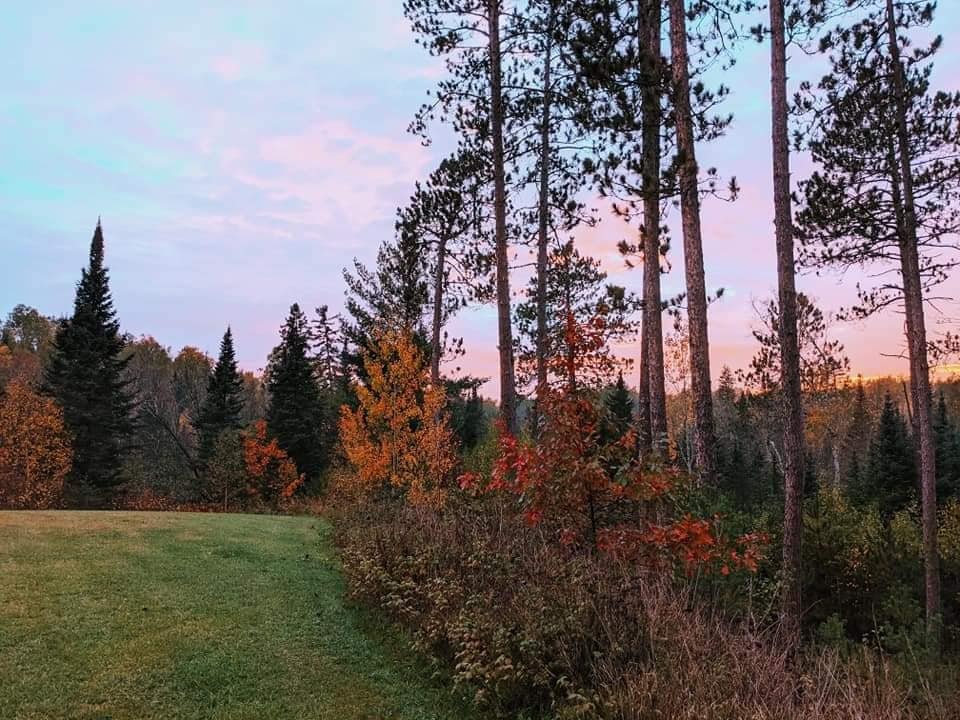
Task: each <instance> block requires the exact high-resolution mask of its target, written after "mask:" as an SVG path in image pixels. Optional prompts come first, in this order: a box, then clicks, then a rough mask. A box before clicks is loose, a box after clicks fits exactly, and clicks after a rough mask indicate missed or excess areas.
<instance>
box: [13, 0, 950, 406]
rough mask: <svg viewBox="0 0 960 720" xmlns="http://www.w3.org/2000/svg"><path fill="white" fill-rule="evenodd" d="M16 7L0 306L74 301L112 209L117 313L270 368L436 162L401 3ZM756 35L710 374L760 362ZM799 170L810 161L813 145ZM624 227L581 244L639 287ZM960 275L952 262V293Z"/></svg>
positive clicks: (765, 277) (875, 362)
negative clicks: (628, 260)
mask: <svg viewBox="0 0 960 720" xmlns="http://www.w3.org/2000/svg"><path fill="white" fill-rule="evenodd" d="M7 5H8V6H7V7H5V8H4V21H3V23H2V24H0V73H2V77H3V78H4V91H3V93H2V94H0V158H2V159H0V228H2V240H0V244H2V255H0V258H2V268H3V271H2V273H0V313H2V314H6V312H8V311H9V310H10V309H11V308H12V307H13V306H14V305H15V304H17V303H26V304H28V305H33V306H35V307H37V308H39V309H40V310H41V311H42V312H44V313H47V314H51V315H62V314H66V313H67V312H69V311H70V309H71V307H72V299H73V293H74V284H75V282H76V280H77V279H78V277H79V274H80V268H81V267H82V266H83V265H84V263H85V260H86V254H87V251H88V244H89V240H90V236H91V234H92V232H93V227H94V225H95V224H96V221H97V216H98V215H100V216H102V218H103V227H104V233H105V238H106V244H107V261H108V265H109V266H110V269H111V274H112V282H113V291H114V298H115V304H116V307H117V309H118V311H119V314H120V318H121V321H122V324H123V328H124V330H126V331H128V332H131V333H133V334H134V335H140V334H151V335H153V336H155V337H156V338H157V339H158V340H159V341H160V342H161V343H163V344H164V345H168V346H171V347H172V348H173V350H174V352H176V350H178V349H179V348H180V347H181V346H183V345H195V346H198V347H200V348H201V349H204V350H206V351H208V352H214V351H215V350H216V348H217V344H218V342H219V339H220V336H221V335H222V333H223V330H224V328H225V326H226V325H227V324H228V323H231V324H232V325H233V329H234V335H235V338H236V343H237V351H238V356H239V359H240V361H241V364H242V365H243V366H244V367H245V368H248V369H256V368H260V367H262V366H263V365H264V364H265V362H266V356H267V353H268V352H269V350H270V348H271V347H272V346H273V345H275V344H276V342H277V337H278V335H277V332H278V328H279V327H280V324H281V323H282V321H283V319H284V317H285V315H286V312H287V309H288V308H289V306H290V304H291V303H292V302H294V301H298V302H300V303H301V305H302V306H304V307H306V308H310V309H311V310H312V308H313V307H315V306H317V305H320V304H324V303H326V304H329V305H331V306H332V307H333V308H339V307H340V306H341V304H342V299H343V289H344V284H343V281H342V278H341V270H342V268H344V267H346V266H348V265H350V264H351V263H352V259H353V257H354V256H356V257H358V258H360V259H361V260H364V261H372V259H373V258H374V256H375V254H376V250H377V246H378V245H379V243H380V241H381V240H383V239H384V238H388V237H390V236H391V235H392V232H393V217H394V210H395V208H396V207H397V206H398V205H401V204H403V203H404V202H405V200H406V199H407V197H408V196H409V194H410V192H411V191H412V188H413V183H414V181H415V180H417V179H419V178H423V177H425V176H426V175H427V174H428V173H429V171H430V170H431V169H432V167H433V165H434V164H435V163H436V162H437V161H438V160H439V159H440V158H441V157H442V153H443V151H442V149H440V148H436V149H435V148H425V147H423V146H422V145H421V144H420V142H419V140H418V139H417V138H414V137H411V136H409V135H408V134H407V133H406V132H405V130H406V127H407V124H408V122H409V121H410V119H411V117H412V116H413V113H414V112H415V110H416V109H417V107H418V106H419V105H420V103H421V102H422V101H423V99H424V97H425V94H426V91H427V89H428V88H430V87H432V86H433V84H434V83H435V81H436V78H437V77H438V76H439V73H440V67H439V66H438V64H437V63H436V62H434V61H432V60H431V59H430V58H429V57H427V56H426V54H425V53H424V52H423V51H422V50H421V49H420V48H419V47H417V46H415V45H414V43H413V38H412V35H411V33H410V32H409V30H408V27H407V24H406V21H405V20H404V18H403V15H402V12H401V3H400V0H356V1H355V2H349V3H347V2H340V1H338V0H325V1H320V2H317V1H316V0H311V1H307V0H299V1H295V0H272V1H271V2H258V1H253V0H250V1H248V2H243V1H239V2H231V3H227V2H204V3H197V2H195V1H190V2H187V1H185V0H169V1H167V2H162V3H160V2H146V1H144V2H130V1H129V0H113V1H107V0H94V2H89V3H76V2H66V1H64V2H47V1H44V0H38V1H37V2H31V3H8V4H7ZM940 6H941V8H940V11H939V16H938V21H937V23H938V26H937V29H938V30H939V31H940V32H944V33H945V34H947V38H946V45H945V47H944V49H943V51H942V52H941V54H940V56H939V59H938V63H937V65H938V71H937V73H936V76H935V79H936V82H938V83H940V84H941V86H942V85H943V84H944V83H952V85H948V87H949V88H950V89H955V85H956V77H957V72H958V71H960V46H958V45H957V43H958V42H960V40H957V38H956V37H955V33H950V30H951V28H952V27H957V26H958V23H960V8H958V7H957V3H955V2H953V0H950V1H949V2H947V1H944V2H941V3H940ZM767 52H768V50H767V47H766V46H765V45H764V46H760V45H757V44H756V43H753V42H748V43H746V44H745V46H744V48H743V49H742V52H741V53H740V60H739V63H738V65H737V67H736V68H735V69H734V70H733V71H732V72H729V73H726V74H725V75H724V78H723V80H724V82H725V83H727V84H728V85H730V87H731V89H732V93H731V97H730V99H729V102H728V105H727V109H728V110H729V111H731V112H733V113H734V115H735V119H734V125H733V127H732V128H731V130H730V132H729V133H728V135H727V137H725V138H723V139H721V140H719V141H717V142H716V143H714V144H713V145H712V146H711V147H709V148H707V147H705V148H704V149H703V151H702V155H701V164H702V165H703V166H705V167H706V166H710V165H716V166H717V167H718V168H719V169H720V172H721V174H722V175H723V176H725V177H729V176H730V175H732V174H735V175H736V176H737V178H738V182H739V184H740V186H741V187H742V194H741V197H740V199H739V200H738V201H737V202H736V203H732V204H726V203H723V202H720V201H717V200H706V201H705V203H704V208H703V219H704V237H705V254H706V267H707V284H708V287H709V288H711V289H716V288H719V287H723V288H724V289H725V295H724V297H723V299H722V300H721V301H720V302H718V303H716V304H715V305H713V306H712V307H711V310H710V322H711V325H710V333H711V341H712V362H713V366H714V370H715V374H717V373H719V371H720V368H721V367H722V365H724V364H729V365H731V366H733V367H738V366H743V365H744V364H746V362H748V360H749V357H750V356H751V355H752V353H753V340H752V338H751V335H750V329H751V326H752V325H753V324H755V322H756V320H755V315H754V311H753V308H752V302H753V301H760V300H763V299H764V298H766V297H768V296H770V295H771V293H772V292H773V290H774V288H775V266H774V245H773V237H772V229H773V225H772V205H771V200H770V190H769V185H770V179H769V178H770V170H769V154H770V149H769V130H768V127H769V107H768V101H767V95H768V92H769V84H768V83H769V80H768V76H767V68H766V63H767V55H766V53H767ZM802 69H803V68H802V66H799V67H795V68H793V70H794V79H795V80H799V79H800V78H801V77H802V73H801V72H800V70H802ZM441 144H442V143H441ZM794 171H795V176H802V175H803V174H804V172H806V165H805V164H804V162H803V160H802V159H800V160H798V161H797V162H796V163H795V167H794ZM625 232H628V230H627V229H626V228H625V227H624V226H623V225H622V224H620V223H619V222H618V221H617V220H614V219H612V218H611V219H605V220H604V221H603V222H601V224H600V225H599V226H598V227H597V228H595V229H591V230H589V231H586V232H584V233H583V234H582V237H581V238H580V239H581V249H582V250H583V251H584V252H588V253H591V254H594V255H596V256H598V257H601V258H602V259H603V260H604V263H605V266H606V267H607V269H608V271H609V272H610V273H611V275H612V276H613V280H614V281H616V282H619V283H622V284H625V285H627V286H628V287H634V288H636V287H638V286H639V283H640V275H639V273H637V272H636V271H627V270H626V269H625V268H624V267H623V264H622V261H621V260H620V259H619V258H618V256H617V253H616V247H615V246H616V241H617V240H618V239H620V238H621V237H623V236H624V234H625ZM679 244H680V243H679V242H676V243H675V246H679ZM521 259H523V258H521ZM672 259H673V268H674V269H673V271H672V273H670V274H669V275H667V276H666V277H665V279H664V282H665V292H666V293H673V292H677V291H679V290H681V289H682V257H681V255H680V253H679V248H678V247H676V249H675V251H674V253H673V257H672ZM856 280H857V278H854V277H847V278H843V279H840V278H837V277H835V276H830V277H823V278H816V277H809V276H805V277H802V278H801V279H800V283H799V284H800V288H801V289H802V290H804V291H805V292H807V293H808V294H809V295H811V296H813V297H814V298H816V299H817V301H818V303H819V304H820V305H821V307H823V308H824V309H825V310H831V309H836V308H837V307H839V306H840V305H843V304H848V303H850V302H851V301H852V300H853V299H854V297H855V290H854V284H855V282H856ZM521 285H522V283H521V282H520V281H515V282H514V287H515V289H518V288H520V287H521ZM958 291H960V287H958V283H957V282H956V280H955V279H953V280H951V283H950V286H949V287H948V288H946V290H945V292H944V293H943V294H945V295H951V296H954V297H956V296H960V292H958ZM940 310H941V311H942V315H938V314H937V313H935V312H933V311H930V312H929V314H928V323H929V324H930V326H931V329H932V330H935V331H936V330H941V331H942V330H943V329H945V326H944V325H943V324H942V323H944V322H952V320H953V319H954V318H957V317H960V310H958V308H957V307H956V305H955V304H954V303H943V304H941V305H940ZM494 318H495V313H494V309H493V308H492V307H489V308H474V309H467V310H466V311H464V312H463V313H462V314H461V316H460V317H459V318H458V319H457V320H456V322H455V325H454V328H453V330H454V332H455V333H459V334H462V335H463V336H464V337H465V338H466V347H467V349H468V355H467V357H466V358H465V360H464V361H463V362H462V365H463V366H464V368H465V369H467V370H469V371H471V372H473V373H476V374H479V375H485V376H493V375H495V374H496V365H495V363H496V349H495V335H496V328H495V322H494ZM901 326H902V319H901V318H900V317H899V316H897V315H895V314H889V315H887V316H885V317H882V318H878V319H876V320H872V321H870V322H869V323H866V324H862V325H844V326H837V327H836V328H835V331H834V334H835V335H836V337H838V338H839V339H841V340H842V341H843V342H844V344H845V345H846V348H847V352H848V354H849V355H850V357H851V359H852V361H853V366H854V368H855V370H856V371H860V372H863V373H864V374H871V375H873V374H879V373H885V372H901V371H905V369H906V365H905V362H903V361H900V360H897V359H893V358H891V357H887V355H888V354H894V353H898V352H899V351H900V349H901V345H902V343H901V340H900V336H901V334H902V327H901ZM494 391H495V388H494V386H493V384H492V383H491V384H488V385H487V387H486V389H485V392H486V394H493V393H494Z"/></svg>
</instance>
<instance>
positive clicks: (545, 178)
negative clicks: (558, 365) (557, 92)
mask: <svg viewBox="0 0 960 720" xmlns="http://www.w3.org/2000/svg"><path fill="white" fill-rule="evenodd" d="M554 12H555V11H554V8H553V6H551V8H550V17H549V20H548V22H547V38H546V47H545V53H544V59H543V109H542V113H541V117H540V198H539V208H538V210H539V221H540V227H539V231H538V235H537V406H538V407H537V414H538V415H539V411H540V407H539V406H541V405H542V403H543V400H544V397H545V396H546V391H547V342H548V340H547V246H548V234H549V230H550V110H551V108H550V105H551V103H552V92H551V86H550V82H551V80H550V71H551V67H550V66H551V64H552V60H553V58H552V53H553V23H554ZM538 424H539V423H535V426H534V427H535V428H536V426H537V425H538Z"/></svg>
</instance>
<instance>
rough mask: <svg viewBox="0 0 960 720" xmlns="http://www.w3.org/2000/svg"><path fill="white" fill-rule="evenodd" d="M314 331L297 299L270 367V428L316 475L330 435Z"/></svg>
mask: <svg viewBox="0 0 960 720" xmlns="http://www.w3.org/2000/svg"><path fill="white" fill-rule="evenodd" d="M310 335H311V333H310V326H309V322H308V320H307V316H306V315H305V314H304V313H303V311H302V310H301V309H300V306H299V305H298V304H297V303H294V304H293V305H291V306H290V315H289V316H288V317H287V321H286V323H285V324H284V326H283V328H282V329H281V330H280V337H281V340H280V344H279V345H278V346H277V347H275V348H274V349H273V352H272V353H271V354H270V362H269V365H268V367H267V377H268V380H267V389H268V390H269V391H270V408H269V410H268V411H267V429H268V430H269V431H270V434H271V435H272V436H273V437H275V438H276V439H277V442H278V443H279V445H280V447H281V448H283V450H285V451H286V453H287V454H288V455H289V456H290V457H291V458H292V459H293V461H294V462H295V463H296V465H297V469H298V470H299V471H300V472H301V473H303V474H304V475H306V476H307V478H310V479H313V478H316V477H317V476H318V475H319V473H320V471H321V470H322V469H323V466H324V464H325V462H326V450H325V448H326V443H325V440H326V438H325V437H324V436H325V433H324V427H323V406H322V403H321V398H320V388H319V387H318V385H317V381H316V377H315V375H314V364H313V361H312V360H311V358H310V343H311V337H310Z"/></svg>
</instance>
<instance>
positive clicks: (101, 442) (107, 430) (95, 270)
mask: <svg viewBox="0 0 960 720" xmlns="http://www.w3.org/2000/svg"><path fill="white" fill-rule="evenodd" d="M123 347H124V340H123V337H122V336H121V335H120V323H119V321H118V320H117V314H116V311H115V310H114V307H113V299H112V297H111V296H110V279H109V275H108V273H107V268H106V267H104V264H103V229H102V228H101V226H100V221H99V220H98V221H97V228H96V230H95V231H94V233H93V240H92V242H91V243H90V265H89V267H87V268H86V269H84V270H83V273H82V275H81V276H80V282H79V283H77V294H76V299H75V300H74V306H73V316H72V317H70V318H69V319H67V320H64V321H63V322H62V323H61V325H60V327H59V329H58V330H57V335H56V339H55V341H54V352H53V354H52V356H51V359H50V363H49V365H48V366H47V371H46V378H45V388H46V390H47V392H48V393H49V394H50V395H52V396H53V397H54V398H55V399H56V400H57V402H58V403H59V404H60V406H61V407H62V408H63V416H64V420H65V422H66V425H67V428H68V429H69V431H70V434H71V436H72V437H73V471H72V473H71V475H70V485H71V490H72V491H73V494H74V496H75V499H76V500H77V501H79V502H82V503H84V504H95V505H96V504H107V503H108V502H109V500H110V496H111V494H112V492H113V491H114V489H115V488H116V487H117V486H118V485H119V484H120V483H121V476H120V465H121V461H122V457H123V452H124V449H125V445H126V441H127V439H128V438H129V436H130V435H131V433H132V431H133V422H132V419H131V418H132V411H133V405H134V401H133V397H132V392H131V391H130V389H129V387H128V385H129V381H128V380H127V379H125V377H124V370H125V369H126V366H127V362H128V361H129V358H121V356H120V354H121V351H122V350H123Z"/></svg>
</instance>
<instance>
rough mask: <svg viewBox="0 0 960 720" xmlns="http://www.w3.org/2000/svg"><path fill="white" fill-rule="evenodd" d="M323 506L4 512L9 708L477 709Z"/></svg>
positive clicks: (0, 706)
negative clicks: (350, 584)
mask: <svg viewBox="0 0 960 720" xmlns="http://www.w3.org/2000/svg"><path fill="white" fill-rule="evenodd" d="M327 535H328V528H327V526H326V524H325V523H324V521H322V520H320V519H317V518H305V517H279V516H263V515H260V516H258V515H206V514H184V513H136V512H0V718H4V719H6V718H17V719H20V720H28V719H31V720H32V719H38V720H39V719H40V718H44V719H46V718H78V719H79V718H83V719H93V718H97V719H100V720H106V719H107V718H110V719H112V720H120V719H121V718H129V719H131V720H133V719H136V720H146V719H149V718H163V719H164V720H171V719H175V718H176V719H178V718H222V719H223V720H243V719H246V718H249V719H251V720H253V719H256V720H263V719H265V718H312V719H316V718H331V719H332V718H336V719H337V720H349V719H350V718H397V719H398V720H404V719H407V718H409V719H414V718H418V719H421V718H422V719H428V718H462V717H469V716H470V714H469V713H468V712H467V711H466V710H465V709H464V708H463V707H462V706H461V705H460V704H458V703H456V702H455V701H453V700H452V699H451V698H450V697H449V695H448V694H447V693H446V692H445V691H444V690H442V689H441V688H439V687H438V686H436V685H434V684H432V683H431V681H430V680H429V676H430V673H429V670H427V669H426V668H425V667H424V666H423V665H421V664H420V663H419V662H417V661H416V659H415V658H413V657H412V656H411V655H410V654H409V653H407V652H405V651H404V650H403V649H402V643H398V642H395V641H391V640H389V639H384V637H383V635H382V634H381V633H380V632H378V631H375V630H371V629H370V628H369V627H368V625H369V623H367V622H365V621H364V620H363V618H362V617H361V616H359V615H357V614H356V613H355V612H354V611H353V610H351V609H350V608H348V607H346V606H345V605H344V603H343V591H344V588H343V583H342V578H341V576H340V573H339V570H338V565H337V561H336V557H335V555H334V553H333V551H332V548H331V546H330V543H329V541H328V539H327Z"/></svg>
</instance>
